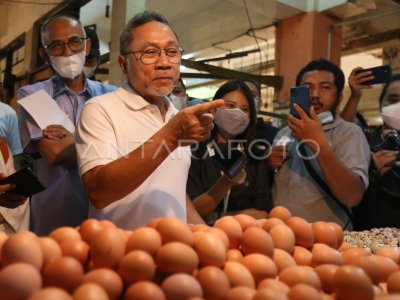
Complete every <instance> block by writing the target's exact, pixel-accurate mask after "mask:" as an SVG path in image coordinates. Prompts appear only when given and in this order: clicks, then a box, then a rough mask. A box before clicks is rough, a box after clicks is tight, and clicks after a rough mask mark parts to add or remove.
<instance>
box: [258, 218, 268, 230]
mask: <svg viewBox="0 0 400 300" xmlns="http://www.w3.org/2000/svg"><path fill="white" fill-rule="evenodd" d="M256 221H257V223H258V227H260V228H263V226H264V224H265V222H267V219H257V220H256Z"/></svg>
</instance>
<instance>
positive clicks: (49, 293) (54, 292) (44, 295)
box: [28, 287, 73, 300]
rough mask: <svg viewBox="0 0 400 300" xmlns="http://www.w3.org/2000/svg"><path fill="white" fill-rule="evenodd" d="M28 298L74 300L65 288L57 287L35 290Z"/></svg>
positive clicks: (31, 299) (36, 299)
mask: <svg viewBox="0 0 400 300" xmlns="http://www.w3.org/2000/svg"><path fill="white" fill-rule="evenodd" d="M28 300H73V299H72V297H71V295H70V294H68V293H67V292H66V291H65V290H63V289H60V288H57V287H48V288H44V289H41V290H39V291H36V292H34V293H33V294H32V295H31V296H30V297H29V298H28Z"/></svg>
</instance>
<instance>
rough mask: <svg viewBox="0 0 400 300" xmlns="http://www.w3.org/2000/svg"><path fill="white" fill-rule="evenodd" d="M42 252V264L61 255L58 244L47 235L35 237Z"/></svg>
mask: <svg viewBox="0 0 400 300" xmlns="http://www.w3.org/2000/svg"><path fill="white" fill-rule="evenodd" d="M37 241H38V243H39V245H40V248H42V252H43V266H45V265H46V264H47V263H48V262H50V261H52V260H53V259H55V258H57V257H61V256H62V252H61V247H60V245H59V244H58V243H57V242H56V241H55V240H53V239H52V238H49V237H40V238H38V239H37Z"/></svg>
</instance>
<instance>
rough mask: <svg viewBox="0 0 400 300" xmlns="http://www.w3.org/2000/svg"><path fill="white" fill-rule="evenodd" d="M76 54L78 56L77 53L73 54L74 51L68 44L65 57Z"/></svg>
mask: <svg viewBox="0 0 400 300" xmlns="http://www.w3.org/2000/svg"><path fill="white" fill-rule="evenodd" d="M74 54H76V53H75V52H73V51H72V50H71V49H70V48H69V45H68V44H66V45H65V50H64V54H63V56H71V55H74Z"/></svg>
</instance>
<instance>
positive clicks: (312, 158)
mask: <svg viewBox="0 0 400 300" xmlns="http://www.w3.org/2000/svg"><path fill="white" fill-rule="evenodd" d="M296 85H297V86H300V85H301V86H308V87H309V88H310V100H311V103H310V104H311V107H310V111H309V115H310V116H308V115H307V113H306V112H305V111H304V110H302V109H301V108H300V106H299V105H297V104H294V105H293V107H294V109H295V110H296V111H297V113H298V114H299V118H296V117H295V116H293V115H289V117H288V126H287V127H285V128H283V129H281V130H280V131H279V133H278V134H277V136H276V138H275V141H274V144H281V143H282V141H286V142H285V144H286V147H287V150H288V155H287V158H286V159H285V160H283V157H282V168H281V169H280V170H279V171H278V172H277V173H276V174H275V182H274V185H273V187H272V196H273V201H274V205H275V206H276V205H282V206H285V207H287V208H288V209H289V210H290V211H291V212H292V213H293V214H294V215H297V216H300V217H303V218H305V219H306V220H308V221H309V222H315V221H319V220H321V221H332V222H336V223H338V224H341V225H342V226H345V225H346V223H348V221H349V215H348V213H347V209H348V207H353V206H355V205H357V204H358V203H359V202H360V201H361V199H362V197H363V194H364V192H365V190H366V188H367V186H368V165H369V160H370V151H369V146H368V143H367V141H366V139H365V136H364V134H363V132H362V130H361V129H360V128H359V127H358V126H357V125H355V124H353V123H350V122H346V121H344V120H343V119H341V118H340V116H339V115H338V114H337V113H336V108H337V107H338V105H339V103H340V101H341V99H342V91H343V87H344V74H343V72H342V71H341V70H340V68H339V67H337V66H336V65H334V64H333V63H331V62H330V61H327V60H324V59H320V60H314V61H311V62H310V63H309V64H307V65H306V66H305V67H304V68H303V69H302V70H300V72H299V73H298V75H297V78H296ZM287 141H289V142H288V143H287ZM301 145H304V146H301ZM303 147H304V150H301V149H302V148H303ZM310 172H311V173H314V172H315V173H316V174H317V175H316V176H315V175H311V174H310ZM315 177H319V178H320V179H321V181H322V182H324V183H325V184H326V186H325V187H323V186H322V185H323V184H322V185H321V184H320V183H319V182H318V180H317V179H316V178H315ZM299 195H301V197H299Z"/></svg>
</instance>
